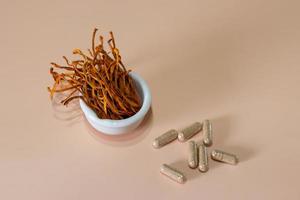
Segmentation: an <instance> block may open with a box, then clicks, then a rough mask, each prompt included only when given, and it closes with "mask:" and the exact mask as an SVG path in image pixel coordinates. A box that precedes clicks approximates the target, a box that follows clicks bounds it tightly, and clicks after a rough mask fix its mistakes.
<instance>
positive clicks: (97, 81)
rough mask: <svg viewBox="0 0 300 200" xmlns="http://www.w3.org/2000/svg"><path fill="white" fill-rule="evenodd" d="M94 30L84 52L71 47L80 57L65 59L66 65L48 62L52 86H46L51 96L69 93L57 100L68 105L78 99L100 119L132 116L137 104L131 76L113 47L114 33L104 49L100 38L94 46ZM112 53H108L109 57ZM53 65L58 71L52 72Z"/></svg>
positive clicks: (139, 105)
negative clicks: (85, 52)
mask: <svg viewBox="0 0 300 200" xmlns="http://www.w3.org/2000/svg"><path fill="white" fill-rule="evenodd" d="M96 32H97V29H94V32H93V38H92V49H91V50H90V49H89V50H88V55H86V54H84V53H83V52H82V51H81V50H80V49H74V50H73V54H77V55H79V56H80V58H81V59H79V60H73V61H69V60H68V59H67V58H66V57H65V56H63V59H64V60H65V62H66V65H59V64H56V63H51V65H52V66H53V67H51V68H50V74H51V75H52V77H53V79H54V81H55V82H54V84H53V86H52V88H50V87H48V91H49V92H50V96H51V99H52V98H53V95H54V93H59V92H69V93H68V95H67V97H66V98H65V99H64V100H62V101H61V103H63V104H64V105H68V103H69V102H71V101H72V100H74V99H78V98H81V99H82V100H83V101H84V102H85V103H86V104H87V105H88V106H89V107H90V108H91V109H93V110H94V111H95V112H96V113H97V115H98V117H99V118H101V119H125V118H128V117H130V116H132V115H134V114H135V113H136V112H137V111H139V109H140V107H141V100H140V97H139V96H138V93H137V90H136V87H135V85H134V82H133V80H132V78H131V77H130V76H129V72H130V70H127V69H126V68H125V66H124V64H123V63H122V61H121V56H120V54H119V50H118V49H117V48H116V44H115V39H114V35H113V33H112V32H110V37H111V38H110V39H109V40H108V42H107V43H108V45H109V47H110V52H107V51H105V50H104V46H103V37H102V36H100V37H99V39H100V44H99V45H95V37H96ZM110 55H112V56H110ZM54 68H56V69H57V70H58V71H60V72H58V71H54Z"/></svg>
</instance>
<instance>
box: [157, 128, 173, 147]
mask: <svg viewBox="0 0 300 200" xmlns="http://www.w3.org/2000/svg"><path fill="white" fill-rule="evenodd" d="M177 136H178V131H177V130H175V129H171V130H169V131H167V132H166V133H164V134H162V135H161V136H159V137H157V138H155V139H154V141H153V143H152V146H153V147H154V148H156V149H158V148H161V147H163V146H165V145H166V144H168V143H170V142H172V141H173V140H176V139H177Z"/></svg>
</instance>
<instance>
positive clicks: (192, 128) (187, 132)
mask: <svg viewBox="0 0 300 200" xmlns="http://www.w3.org/2000/svg"><path fill="white" fill-rule="evenodd" d="M201 130H202V123H200V122H195V123H193V124H191V125H189V126H187V127H185V128H184V129H182V130H181V131H180V132H179V133H178V140H179V141H180V142H185V141H187V140H188V139H190V138H191V137H193V136H194V135H196V134H197V133H198V132H200V131H201Z"/></svg>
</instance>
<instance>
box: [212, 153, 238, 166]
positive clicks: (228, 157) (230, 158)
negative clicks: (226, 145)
mask: <svg viewBox="0 0 300 200" xmlns="http://www.w3.org/2000/svg"><path fill="white" fill-rule="evenodd" d="M211 158H212V159H213V160H216V161H220V162H224V163H228V164H231V165H236V164H238V162H239V160H238V157H237V156H236V155H234V154H230V153H226V152H224V151H221V150H213V151H212V152H211Z"/></svg>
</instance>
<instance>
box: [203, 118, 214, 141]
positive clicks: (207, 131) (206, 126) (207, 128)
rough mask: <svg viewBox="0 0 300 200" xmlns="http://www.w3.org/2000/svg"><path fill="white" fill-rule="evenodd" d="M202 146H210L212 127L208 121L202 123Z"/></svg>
mask: <svg viewBox="0 0 300 200" xmlns="http://www.w3.org/2000/svg"><path fill="white" fill-rule="evenodd" d="M203 144H204V145H205V146H207V147H209V146H211V145H212V125H211V122H210V121H209V120H204V122H203Z"/></svg>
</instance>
